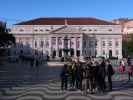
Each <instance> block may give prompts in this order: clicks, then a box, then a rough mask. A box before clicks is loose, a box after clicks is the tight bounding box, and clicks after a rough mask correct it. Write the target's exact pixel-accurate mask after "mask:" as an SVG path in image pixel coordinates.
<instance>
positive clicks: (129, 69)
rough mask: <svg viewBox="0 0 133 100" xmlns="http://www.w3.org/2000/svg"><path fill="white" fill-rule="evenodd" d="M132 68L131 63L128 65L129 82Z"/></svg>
mask: <svg viewBox="0 0 133 100" xmlns="http://www.w3.org/2000/svg"><path fill="white" fill-rule="evenodd" d="M132 72H133V66H132V64H131V63H128V80H129V81H130V77H131V76H132V74H133V73H132Z"/></svg>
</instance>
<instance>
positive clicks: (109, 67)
mask: <svg viewBox="0 0 133 100" xmlns="http://www.w3.org/2000/svg"><path fill="white" fill-rule="evenodd" d="M113 74H114V70H113V67H112V65H111V62H110V60H107V78H108V84H109V90H110V91H112V75H113Z"/></svg>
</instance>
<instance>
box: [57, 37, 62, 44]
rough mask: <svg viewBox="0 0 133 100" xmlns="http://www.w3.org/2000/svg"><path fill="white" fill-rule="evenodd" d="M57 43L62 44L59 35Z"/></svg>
mask: <svg viewBox="0 0 133 100" xmlns="http://www.w3.org/2000/svg"><path fill="white" fill-rule="evenodd" d="M58 44H59V45H62V40H61V37H59V38H58Z"/></svg>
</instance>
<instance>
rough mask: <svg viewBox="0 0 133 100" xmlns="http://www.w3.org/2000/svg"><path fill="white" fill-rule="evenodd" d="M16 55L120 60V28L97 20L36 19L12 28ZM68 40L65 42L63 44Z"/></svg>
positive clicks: (84, 18)
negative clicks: (116, 58)
mask: <svg viewBox="0 0 133 100" xmlns="http://www.w3.org/2000/svg"><path fill="white" fill-rule="evenodd" d="M11 33H12V34H14V36H15V38H16V43H17V44H16V45H15V46H14V47H13V48H14V49H15V50H14V51H15V53H16V54H18V53H20V52H21V51H23V53H24V54H25V55H38V56H40V55H49V56H50V57H55V58H59V57H62V56H64V49H66V48H67V49H68V50H69V52H68V55H69V56H71V57H88V56H93V57H99V56H104V57H107V58H108V57H118V58H122V33H121V26H120V25H118V24H114V23H112V22H108V21H104V20H100V19H96V18H86V17H83V18H78V17H77V18H64V17H63V18H62V17H61V18H60V17H57V18H56V17H55V18H53V17H51V18H38V19H33V20H29V21H24V22H20V23H17V24H15V25H13V27H12V29H11ZM66 40H67V41H66Z"/></svg>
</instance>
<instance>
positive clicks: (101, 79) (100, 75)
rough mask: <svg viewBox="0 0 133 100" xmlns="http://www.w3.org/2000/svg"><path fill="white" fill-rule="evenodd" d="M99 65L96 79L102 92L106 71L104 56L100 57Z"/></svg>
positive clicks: (104, 85)
mask: <svg viewBox="0 0 133 100" xmlns="http://www.w3.org/2000/svg"><path fill="white" fill-rule="evenodd" d="M100 63H101V64H100V65H99V68H98V72H97V75H98V77H97V81H98V84H99V90H100V92H104V91H105V88H106V84H105V76H106V72H105V65H106V64H105V60H104V58H102V61H100Z"/></svg>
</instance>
